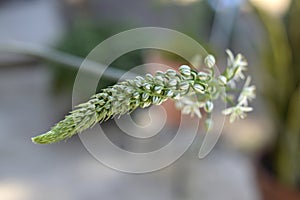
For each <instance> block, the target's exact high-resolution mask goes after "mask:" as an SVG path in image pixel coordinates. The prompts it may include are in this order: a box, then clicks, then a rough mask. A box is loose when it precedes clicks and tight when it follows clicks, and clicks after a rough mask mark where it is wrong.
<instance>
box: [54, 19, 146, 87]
mask: <svg viewBox="0 0 300 200" xmlns="http://www.w3.org/2000/svg"><path fill="white" fill-rule="evenodd" d="M127 28H128V25H125V24H122V23H114V22H110V23H109V22H105V23H104V22H97V21H93V20H88V19H81V18H80V19H76V20H74V22H73V23H72V25H71V27H70V29H69V30H68V31H67V32H66V33H65V34H64V35H63V37H62V38H61V39H60V40H59V42H58V44H57V45H56V49H58V50H60V51H62V52H66V53H69V54H72V55H75V56H79V57H81V58H85V57H86V56H87V55H88V54H89V53H90V52H91V50H93V48H95V46H96V45H98V44H99V43H101V42H102V41H104V40H105V39H107V38H109V37H110V36H111V35H114V34H117V33H119V32H120V31H124V30H126V29H127ZM142 60H143V59H142V55H141V52H139V51H133V52H129V53H127V54H126V55H123V56H121V57H120V58H118V59H117V60H115V61H114V62H113V63H112V64H111V65H112V66H113V67H114V68H118V69H123V70H129V69H130V68H131V67H132V66H137V65H139V64H142ZM50 65H51V67H53V69H54V70H53V74H54V76H53V77H54V78H53V86H54V89H55V90H57V91H59V90H60V89H62V88H65V87H72V86H73V83H74V79H75V76H76V73H77V70H76V69H74V70H72V69H70V68H69V67H66V66H64V65H63V64H59V63H57V62H51V63H50ZM113 83H115V80H112V79H109V78H107V77H103V78H101V80H100V82H99V85H101V87H105V86H108V85H111V84H113Z"/></svg>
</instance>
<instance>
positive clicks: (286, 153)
mask: <svg viewBox="0 0 300 200" xmlns="http://www.w3.org/2000/svg"><path fill="white" fill-rule="evenodd" d="M257 12H258V15H259V17H260V19H261V20H262V22H263V24H264V27H265V29H266V32H267V41H266V45H265V46H264V49H263V50H262V54H261V55H262V57H261V60H262V62H263V64H262V66H264V67H265V68H264V72H265V73H264V76H263V78H264V79H263V91H262V93H263V94H264V95H265V97H266V100H267V103H268V105H269V106H270V108H271V111H272V115H271V116H272V119H273V122H274V124H273V125H274V127H275V128H274V130H276V131H277V138H276V141H275V144H274V149H273V152H272V155H271V166H272V170H273V172H274V173H275V175H276V176H277V177H278V179H279V180H280V181H282V182H283V183H286V184H288V185H291V186H294V187H299V183H300V121H299V120H300V26H299V19H300V1H299V0H294V1H293V2H292V3H291V6H290V10H289V12H287V14H286V15H284V16H282V17H279V16H275V17H274V16H271V15H268V14H267V13H266V12H264V11H262V10H259V9H257Z"/></svg>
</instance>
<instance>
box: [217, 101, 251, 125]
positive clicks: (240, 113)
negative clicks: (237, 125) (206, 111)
mask: <svg viewBox="0 0 300 200" xmlns="http://www.w3.org/2000/svg"><path fill="white" fill-rule="evenodd" d="M252 110H253V108H251V107H246V106H241V105H237V106H234V107H230V108H227V109H225V110H223V112H222V113H223V114H224V115H230V118H229V121H230V123H232V122H234V121H235V120H236V119H237V118H241V119H244V118H245V117H246V116H247V114H246V112H250V111H252Z"/></svg>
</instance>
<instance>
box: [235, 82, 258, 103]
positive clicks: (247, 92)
mask: <svg viewBox="0 0 300 200" xmlns="http://www.w3.org/2000/svg"><path fill="white" fill-rule="evenodd" d="M250 82H251V77H250V76H248V77H247V79H246V81H245V85H244V87H243V89H242V92H241V94H240V96H239V98H238V101H239V105H242V106H248V101H252V100H253V99H254V98H255V96H256V95H255V89H256V88H255V86H254V85H251V86H249V85H250Z"/></svg>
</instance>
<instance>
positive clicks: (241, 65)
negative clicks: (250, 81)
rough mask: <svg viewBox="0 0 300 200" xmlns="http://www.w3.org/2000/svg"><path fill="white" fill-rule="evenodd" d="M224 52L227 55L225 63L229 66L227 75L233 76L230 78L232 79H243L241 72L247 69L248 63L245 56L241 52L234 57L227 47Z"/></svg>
mask: <svg viewBox="0 0 300 200" xmlns="http://www.w3.org/2000/svg"><path fill="white" fill-rule="evenodd" d="M226 53H227V55H228V59H227V65H228V66H229V68H228V76H229V77H231V76H233V77H232V78H233V79H234V80H239V79H245V75H244V73H243V72H244V71H246V70H247V65H248V63H247V61H246V60H245V58H244V57H243V56H242V55H241V54H238V55H237V56H236V57H234V55H233V53H232V52H231V51H230V50H228V49H227V50H226ZM229 77H228V78H229Z"/></svg>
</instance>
